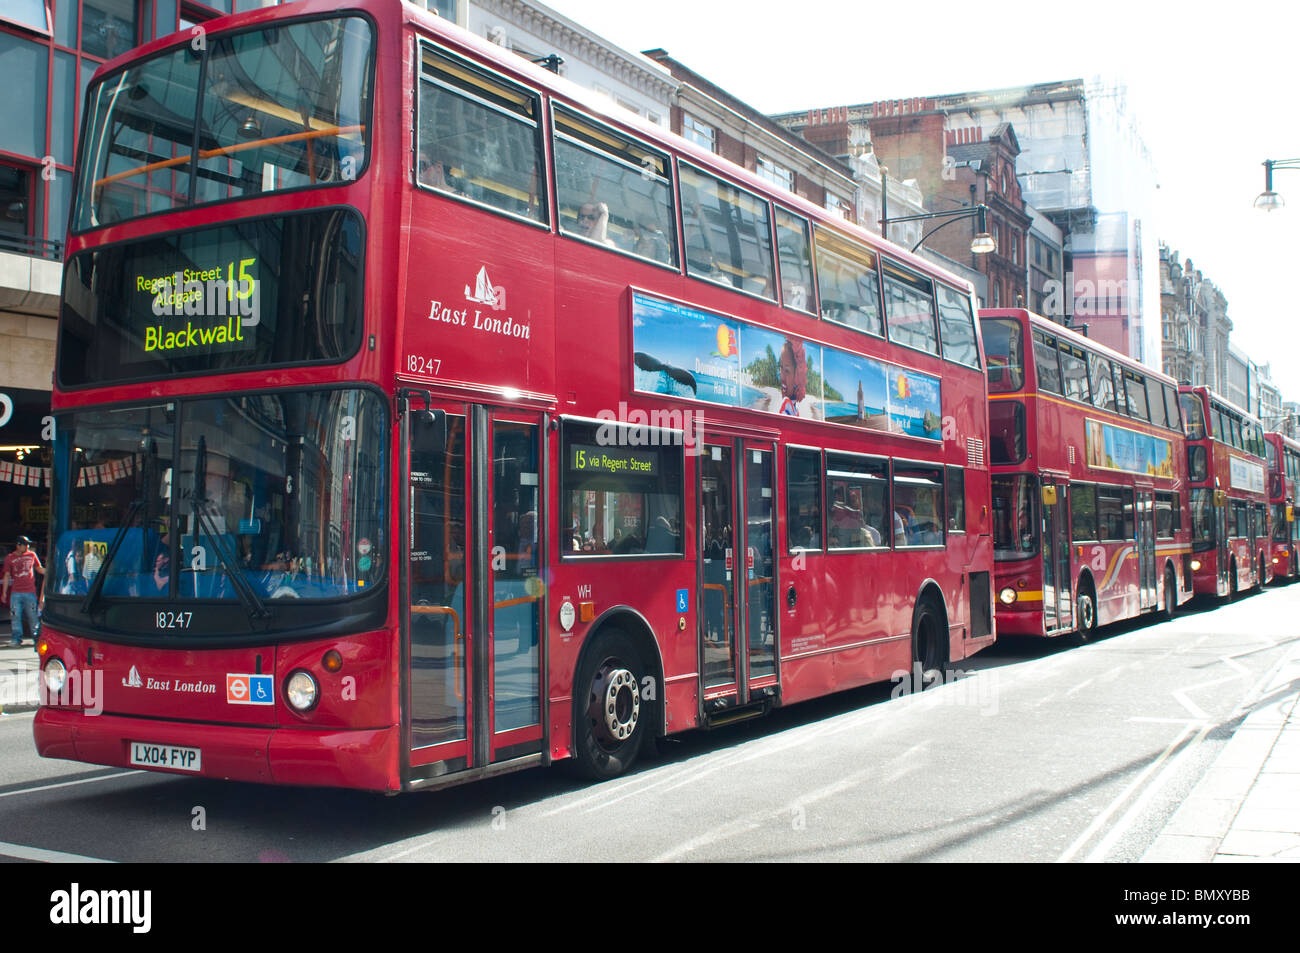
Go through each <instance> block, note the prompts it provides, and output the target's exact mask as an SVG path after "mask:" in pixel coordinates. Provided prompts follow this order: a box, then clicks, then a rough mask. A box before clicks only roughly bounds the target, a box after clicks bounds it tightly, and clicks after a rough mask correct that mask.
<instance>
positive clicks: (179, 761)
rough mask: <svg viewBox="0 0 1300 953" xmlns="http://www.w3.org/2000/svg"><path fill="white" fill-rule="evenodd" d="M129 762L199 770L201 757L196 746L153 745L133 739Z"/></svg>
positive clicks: (201, 764) (143, 765)
mask: <svg viewBox="0 0 1300 953" xmlns="http://www.w3.org/2000/svg"><path fill="white" fill-rule="evenodd" d="M131 763H132V764H133V765H135V766H136V767H139V768H169V769H170V770H173V771H199V770H200V769H201V768H202V766H203V758H202V755H201V753H200V750H199V749H198V748H179V747H177V746H176V745H153V744H149V743H148V742H147V741H133V742H131Z"/></svg>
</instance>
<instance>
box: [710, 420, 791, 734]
mask: <svg viewBox="0 0 1300 953" xmlns="http://www.w3.org/2000/svg"><path fill="white" fill-rule="evenodd" d="M775 457H776V454H775V451H774V448H773V446H772V444H771V443H770V442H766V441H758V440H746V439H742V438H735V439H728V440H725V441H718V442H711V443H707V444H706V445H705V447H704V453H703V455H702V456H701V457H700V466H699V473H700V493H699V500H700V520H699V526H700V537H701V538H700V553H701V558H700V586H699V592H700V608H699V619H700V625H699V651H700V678H701V684H700V689H701V692H700V694H701V697H702V698H703V699H704V712H705V714H706V715H709V714H716V713H718V712H721V711H723V710H724V709H727V708H731V707H734V706H740V705H748V704H750V703H752V702H756V701H761V700H764V699H766V698H769V697H771V696H773V695H775V692H776V685H777V661H776V645H777V633H776V624H777V623H776V602H775V599H776V591H777V585H776V539H775V536H776V525H775V515H776V514H775V506H774V503H775V499H776V490H775V471H774V461H775Z"/></svg>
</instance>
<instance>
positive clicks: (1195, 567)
mask: <svg viewBox="0 0 1300 953" xmlns="http://www.w3.org/2000/svg"><path fill="white" fill-rule="evenodd" d="M1200 571H1201V561H1200V560H1199V559H1193V560H1192V572H1200Z"/></svg>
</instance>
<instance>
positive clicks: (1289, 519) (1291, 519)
mask: <svg viewBox="0 0 1300 953" xmlns="http://www.w3.org/2000/svg"><path fill="white" fill-rule="evenodd" d="M1292 509H1293V508H1292V507H1290V506H1288V507H1287V508H1286V521H1287V522H1288V523H1294V522H1295V513H1294V512H1293V511H1292Z"/></svg>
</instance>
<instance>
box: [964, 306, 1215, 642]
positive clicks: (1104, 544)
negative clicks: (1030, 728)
mask: <svg viewBox="0 0 1300 953" xmlns="http://www.w3.org/2000/svg"><path fill="white" fill-rule="evenodd" d="M980 325H981V333H982V335H983V339H984V350H985V354H986V355H987V358H988V381H989V384H988V387H989V441H990V442H989V460H990V462H991V464H992V468H993V539H994V558H995V559H996V561H997V563H996V566H997V568H996V588H997V599H998V603H997V623H998V631H999V632H1000V633H1002V634H1004V635H1006V634H1010V633H1017V634H1025V635H1061V634H1065V633H1074V634H1075V635H1076V636H1077V637H1079V638H1083V639H1086V638H1088V637H1090V636H1091V635H1092V634H1093V633H1094V632H1095V630H1096V628H1097V627H1098V626H1099V625H1105V624H1107V623H1110V622H1116V621H1119V620H1121V619H1129V618H1133V617H1134V616H1137V615H1139V614H1141V613H1143V612H1150V611H1155V610H1163V611H1164V612H1165V613H1166V614H1167V615H1171V614H1172V613H1173V612H1174V610H1175V608H1176V607H1177V606H1179V605H1181V604H1182V603H1184V602H1186V601H1188V600H1189V599H1190V598H1191V597H1192V580H1191V567H1190V563H1191V558H1190V555H1189V554H1190V550H1191V546H1190V532H1189V529H1188V526H1187V524H1186V519H1185V518H1184V512H1185V506H1186V503H1187V474H1186V461H1185V459H1184V452H1183V437H1182V423H1181V419H1180V417H1179V413H1178V387H1177V384H1176V383H1175V382H1174V380H1173V379H1172V378H1169V377H1166V376H1165V375H1163V374H1161V373H1159V372H1157V371H1153V370H1151V369H1149V368H1146V367H1143V366H1142V365H1140V364H1138V363H1137V362H1136V361H1133V360H1130V359H1129V358H1126V357H1124V356H1123V355H1122V354H1119V353H1117V352H1115V351H1112V350H1111V349H1110V348H1107V347H1104V346H1102V345H1099V344H1097V343H1095V342H1093V341H1090V340H1088V339H1087V338H1086V337H1083V336H1082V335H1080V334H1077V333H1076V332H1074V331H1071V330H1069V329H1067V328H1063V327H1061V326H1060V325H1058V324H1054V323H1053V322H1051V321H1049V320H1047V319H1046V318H1042V317H1039V316H1038V315H1036V314H1031V313H1029V312H1027V311H1023V310H982V311H980Z"/></svg>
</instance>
